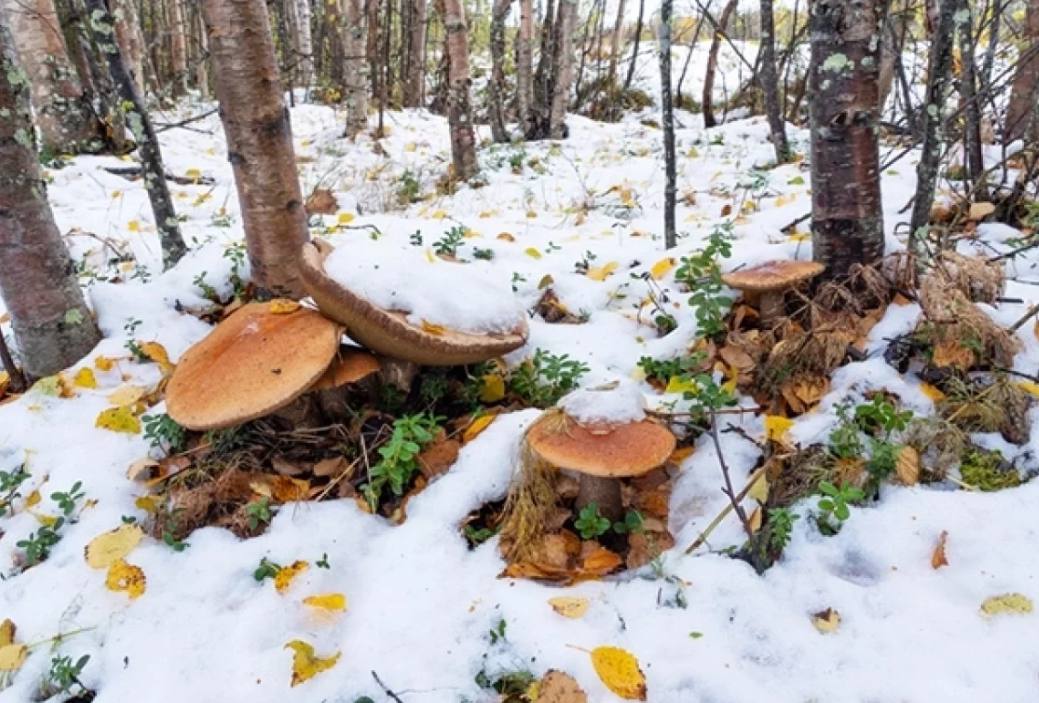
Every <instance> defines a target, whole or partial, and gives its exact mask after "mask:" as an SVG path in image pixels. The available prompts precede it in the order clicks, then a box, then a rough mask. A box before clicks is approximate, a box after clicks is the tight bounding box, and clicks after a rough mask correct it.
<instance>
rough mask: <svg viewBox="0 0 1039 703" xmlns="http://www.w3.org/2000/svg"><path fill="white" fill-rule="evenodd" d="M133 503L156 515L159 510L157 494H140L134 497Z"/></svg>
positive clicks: (136, 506) (139, 508)
mask: <svg viewBox="0 0 1039 703" xmlns="http://www.w3.org/2000/svg"><path fill="white" fill-rule="evenodd" d="M133 505H134V507H135V508H137V509H138V510H143V511H144V512H146V513H148V514H149V515H155V514H156V513H158V512H159V502H158V501H157V500H156V499H155V496H138V497H137V498H135V499H134V501H133Z"/></svg>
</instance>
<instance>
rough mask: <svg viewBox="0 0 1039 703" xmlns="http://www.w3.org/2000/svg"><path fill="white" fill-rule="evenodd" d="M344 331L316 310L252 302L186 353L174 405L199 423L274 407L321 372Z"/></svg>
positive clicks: (228, 420) (190, 424)
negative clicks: (277, 309)
mask: <svg viewBox="0 0 1039 703" xmlns="http://www.w3.org/2000/svg"><path fill="white" fill-rule="evenodd" d="M339 337H340V327H339V325H337V324H336V323H335V322H332V321H331V320H328V319H326V318H325V317H323V316H322V315H321V314H320V313H318V312H316V311H314V310H308V309H307V308H298V309H296V310H293V311H292V312H286V313H282V312H272V310H271V305H270V304H268V303H249V304H248V305H244V306H242V307H241V308H239V309H238V310H237V311H235V312H234V313H233V314H231V316H230V317H228V318H227V319H226V320H223V321H222V322H221V323H220V324H219V325H217V326H216V328H215V329H213V331H212V332H210V333H209V335H208V336H206V337H205V338H204V339H202V340H201V341H200V342H198V343H197V344H195V345H194V346H192V347H191V348H190V349H188V350H187V351H186V352H185V353H184V355H183V356H182V357H181V359H180V362H179V363H178V364H177V367H176V369H175V370H174V372H173V376H172V378H170V382H169V385H168V386H167V387H166V409H167V412H168V413H169V415H170V417H172V418H173V419H174V420H176V421H177V423H179V424H181V425H183V426H184V427H187V428H189V429H192V430H213V429H221V428H225V427H232V426H234V425H240V424H242V423H243V422H248V421H249V420H255V419H256V418H258V417H263V416H264V415H268V414H270V413H273V412H275V411H276V410H279V409H280V408H284V407H285V406H287V405H289V404H290V403H292V401H294V400H295V399H296V398H298V397H299V396H300V395H302V394H303V393H305V392H306V391H307V389H308V388H310V386H312V385H313V384H314V382H315V381H317V380H318V379H319V378H321V376H322V374H324V373H325V370H326V369H327V368H328V365H329V364H330V363H331V361H332V359H333V358H334V357H335V353H336V350H337V349H338V348H339Z"/></svg>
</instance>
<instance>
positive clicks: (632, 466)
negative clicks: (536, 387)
mask: <svg viewBox="0 0 1039 703" xmlns="http://www.w3.org/2000/svg"><path fill="white" fill-rule="evenodd" d="M527 444H528V446H529V447H530V448H531V449H532V450H533V451H534V453H535V454H537V455H538V456H539V457H541V458H542V459H543V460H544V461H546V462H548V463H549V464H551V465H552V466H555V467H557V468H560V469H569V470H571V471H577V472H580V473H583V474H587V475H589V476H598V477H602V478H623V477H627V476H641V475H643V474H645V473H648V472H649V471H652V470H653V469H655V468H657V467H658V466H661V465H662V464H664V463H665V462H666V461H667V459H668V457H670V456H671V453H672V452H674V451H675V436H674V435H673V434H672V433H671V431H670V430H669V429H667V428H666V427H664V426H663V425H660V424H657V423H656V422H653V421H652V420H640V421H638V422H629V423H626V424H622V425H589V426H585V425H581V424H579V423H578V422H576V421H574V420H572V419H570V418H568V417H567V416H566V415H564V414H562V413H548V414H546V415H543V416H542V417H541V418H540V419H538V420H537V422H535V423H534V424H533V425H532V426H531V427H530V429H528V430H527Z"/></svg>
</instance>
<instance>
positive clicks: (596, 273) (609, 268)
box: [585, 261, 620, 281]
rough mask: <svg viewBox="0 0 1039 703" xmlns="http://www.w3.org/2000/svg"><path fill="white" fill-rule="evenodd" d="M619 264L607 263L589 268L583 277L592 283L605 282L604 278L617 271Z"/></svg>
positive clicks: (614, 262)
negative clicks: (586, 277)
mask: <svg viewBox="0 0 1039 703" xmlns="http://www.w3.org/2000/svg"><path fill="white" fill-rule="evenodd" d="M618 266H620V263H618V262H616V261H608V262H606V263H605V264H603V265H602V266H591V267H589V268H588V273H586V274H585V275H586V276H588V278H590V279H592V280H593V281H605V280H606V277H607V276H609V275H610V274H611V273H613V272H614V271H616V270H617V267H618Z"/></svg>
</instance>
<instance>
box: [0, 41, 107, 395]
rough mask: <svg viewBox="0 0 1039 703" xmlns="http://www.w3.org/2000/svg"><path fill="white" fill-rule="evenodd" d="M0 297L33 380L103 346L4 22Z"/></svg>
mask: <svg viewBox="0 0 1039 703" xmlns="http://www.w3.org/2000/svg"><path fill="white" fill-rule="evenodd" d="M0 112H3V113H4V114H6V115H7V118H6V119H3V120H0V163H3V164H4V165H5V167H4V169H3V170H2V171H0V297H3V300H4V304H5V305H6V307H7V310H8V312H10V314H11V327H12V329H13V331H14V339H15V344H16V345H17V347H18V352H19V355H20V357H21V362H22V367H23V368H24V369H25V372H26V373H27V374H28V375H29V376H31V377H40V376H49V375H51V374H54V373H57V372H58V371H60V370H62V369H64V368H67V367H68V366H71V365H72V364H73V363H75V362H76V361H78V360H79V359H81V358H82V357H83V356H85V355H86V354H87V353H89V352H90V350H91V349H93V348H94V346H95V345H96V344H97V343H98V341H100V339H101V334H100V332H98V329H97V325H96V324H95V322H94V319H93V318H92V317H91V315H90V310H89V309H88V308H87V306H86V303H85V302H84V300H83V292H82V291H81V290H80V288H79V283H78V281H77V280H76V273H75V266H74V265H73V263H72V260H71V259H70V258H69V254H68V251H67V250H66V249H65V244H64V242H63V241H62V239H61V233H60V232H59V231H58V227H57V225H55V224H54V215H53V213H51V209H50V205H49V204H48V203H47V196H46V191H45V186H44V181H43V175H42V174H41V173H40V166H39V162H38V161H37V158H36V150H35V148H34V142H35V140H34V138H33V136H32V135H33V125H32V118H31V116H30V112H29V90H28V81H27V78H26V75H25V73H24V72H23V71H22V70H21V68H20V67H19V65H18V63H17V58H16V56H15V48H14V44H13V39H12V37H11V33H10V30H9V29H8V27H7V25H6V24H4V23H2V22H0Z"/></svg>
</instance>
